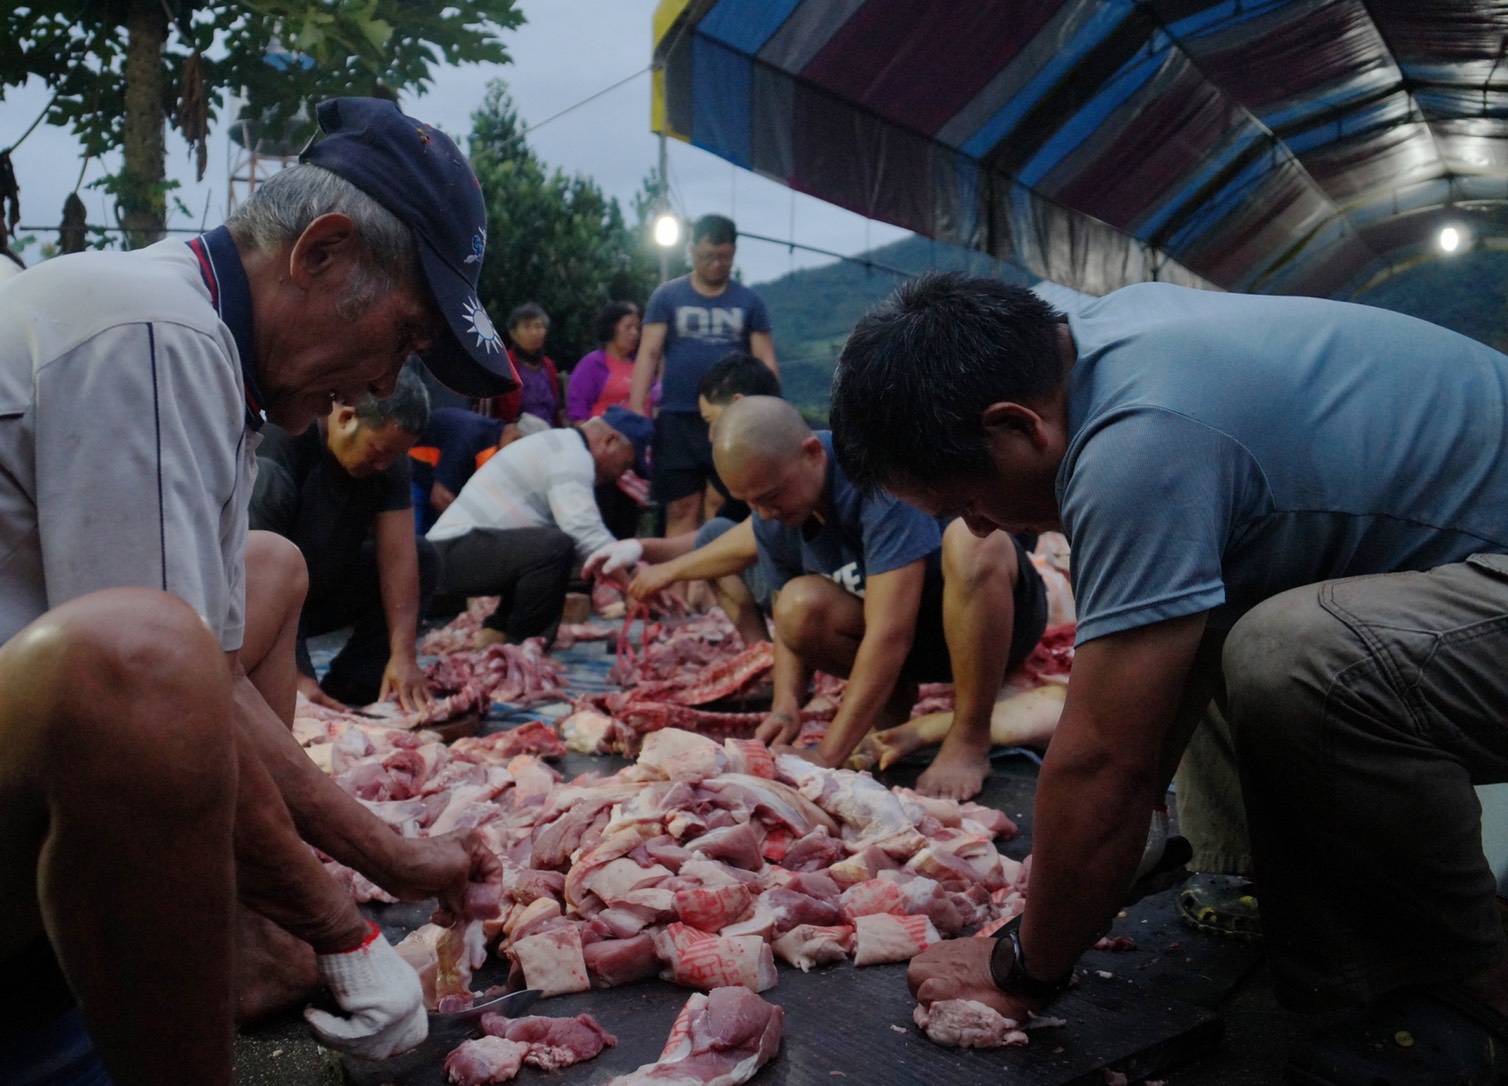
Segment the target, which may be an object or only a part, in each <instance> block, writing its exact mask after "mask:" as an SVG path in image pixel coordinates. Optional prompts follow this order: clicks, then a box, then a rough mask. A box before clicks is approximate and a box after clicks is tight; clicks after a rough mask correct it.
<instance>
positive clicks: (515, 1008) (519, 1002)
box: [429, 988, 544, 1025]
mask: <svg viewBox="0 0 1508 1086" xmlns="http://www.w3.org/2000/svg"><path fill="white" fill-rule="evenodd" d="M543 994H544V993H543V992H541V991H540V990H539V989H538V988H524V989H523V990H521V991H517V992H507V993H505V994H503V995H500V996H498V997H496V998H495V999H485V1000H482V1001H481V1002H480V1003H473V1004H472V1005H471V1006H469V1007H466V1008H465V1009H463V1010H459V1011H447V1012H445V1013H443V1014H442V1013H440V1012H439V1011H430V1012H429V1020H430V1023H431V1025H449V1024H451V1023H454V1022H475V1021H476V1020H477V1019H479V1018H481V1017H482V1015H484V1014H500V1015H502V1016H503V1017H504V1018H517V1017H518V1016H519V1015H520V1014H522V1013H523V1012H524V1011H526V1010H528V1009H529V1008H530V1007H531V1006H533V1004H534V1001H535V1000H536V999H538V998H539V997H540V996H541V995H543Z"/></svg>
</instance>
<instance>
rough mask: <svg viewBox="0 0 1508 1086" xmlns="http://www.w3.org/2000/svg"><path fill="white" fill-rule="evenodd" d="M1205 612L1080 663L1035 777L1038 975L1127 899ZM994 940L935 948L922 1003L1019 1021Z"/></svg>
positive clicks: (920, 964)
mask: <svg viewBox="0 0 1508 1086" xmlns="http://www.w3.org/2000/svg"><path fill="white" fill-rule="evenodd" d="M1204 621H1205V616H1204V615H1203V614H1198V615H1190V616H1188V617H1185V618H1176V619H1169V620H1168V621H1166V622H1159V623H1156V624H1154V625H1152V626H1144V627H1142V628H1140V629H1136V630H1128V631H1126V632H1124V633H1119V634H1111V635H1109V636H1107V637H1102V638H1098V639H1096V640H1094V641H1090V642H1088V643H1087V644H1085V645H1084V646H1083V647H1081V648H1080V649H1079V650H1078V651H1077V652H1076V653H1075V654H1074V660H1073V677H1072V679H1071V680H1070V681H1069V684H1068V700H1067V702H1066V703H1065V705H1064V708H1063V715H1062V717H1061V718H1060V720H1059V722H1058V729H1057V731H1056V733H1055V734H1054V735H1053V740H1052V745H1051V746H1049V747H1048V750H1047V757H1046V758H1045V759H1044V761H1043V763H1042V773H1041V775H1040V776H1039V778H1038V781H1037V806H1036V816H1035V817H1036V821H1035V823H1034V826H1033V838H1034V840H1033V842H1032V843H1033V849H1032V896H1031V901H1030V903H1029V904H1028V905H1027V907H1026V914H1025V916H1023V917H1022V919H1021V946H1022V951H1023V953H1024V954H1025V957H1026V963H1027V965H1028V967H1029V968H1030V971H1031V975H1032V976H1034V977H1036V978H1038V979H1039V980H1052V979H1054V978H1056V977H1061V976H1063V975H1064V974H1066V973H1067V972H1068V971H1069V970H1070V969H1072V968H1073V964H1074V962H1075V961H1077V960H1078V957H1079V955H1080V954H1081V953H1083V951H1084V949H1085V948H1086V947H1088V946H1089V945H1090V944H1091V943H1092V942H1093V941H1094V939H1095V936H1096V935H1097V934H1098V933H1099V931H1100V928H1101V927H1102V926H1103V924H1104V923H1105V921H1106V920H1107V919H1109V918H1110V917H1111V916H1113V915H1114V914H1115V912H1116V910H1117V909H1119V908H1120V906H1121V904H1122V903H1123V902H1124V901H1125V896H1126V892H1127V890H1128V888H1129V887H1130V884H1131V879H1132V876H1133V875H1134V874H1135V871H1136V865H1137V862H1138V860H1139V859H1140V858H1141V853H1142V849H1143V848H1144V847H1145V845H1146V839H1147V818H1148V815H1149V813H1150V811H1151V808H1152V805H1153V804H1154V803H1160V802H1161V801H1162V796H1161V794H1160V793H1161V791H1162V789H1163V787H1164V784H1165V780H1166V778H1165V775H1164V773H1163V771H1162V769H1161V768H1160V766H1161V763H1162V762H1164V761H1166V760H1167V759H1168V756H1169V754H1170V752H1168V751H1164V750H1163V747H1164V746H1165V745H1167V744H1168V743H1169V742H1170V741H1173V740H1174V739H1175V737H1174V736H1173V735H1172V729H1173V719H1174V714H1175V712H1176V710H1177V707H1178V702H1179V699H1180V697H1181V696H1182V692H1183V687H1184V684H1185V681H1186V680H1187V677H1188V670H1189V665H1190V662H1191V661H1192V660H1193V658H1194V653H1195V650H1196V649H1197V648H1198V646H1199V639H1200V636H1201V635H1202V634H1203V632H1204ZM994 946H995V940H993V939H953V940H949V941H948V942H945V943H940V944H938V945H936V946H931V947H928V948H927V949H926V950H924V951H922V953H920V954H918V955H917V956H916V957H915V958H913V959H911V964H910V966H909V967H908V968H907V972H906V979H907V982H908V983H909V985H910V987H911V992H912V994H913V995H915V996H916V998H917V1000H918V1001H919V1002H921V1003H923V1004H930V1003H933V1002H935V1001H937V1000H941V999H977V1000H980V1001H981V1002H984V1003H986V1004H988V1005H989V1006H992V1007H994V1008H995V1009H996V1010H999V1011H1000V1012H1001V1013H1003V1014H1006V1015H1008V1016H1013V1017H1016V1018H1018V1019H1019V1018H1020V1017H1021V1015H1022V1014H1023V1013H1024V1011H1025V1010H1027V1009H1032V1010H1036V1009H1039V1006H1040V1005H1039V1004H1037V1003H1034V1002H1033V1003H1023V1001H1021V1000H1020V999H1017V998H1014V997H1012V996H1008V995H1006V994H1005V993H1004V992H1002V991H1000V989H998V988H996V987H995V985H994V983H993V981H992V980H991V979H990V969H989V965H990V955H991V952H992V951H993V950H994Z"/></svg>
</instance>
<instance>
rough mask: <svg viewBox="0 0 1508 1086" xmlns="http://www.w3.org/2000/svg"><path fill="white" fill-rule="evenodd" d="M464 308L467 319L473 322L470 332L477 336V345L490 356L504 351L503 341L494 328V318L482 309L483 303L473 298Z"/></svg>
mask: <svg viewBox="0 0 1508 1086" xmlns="http://www.w3.org/2000/svg"><path fill="white" fill-rule="evenodd" d="M462 308H463V309H465V311H466V319H467V320H468V321H469V322H471V328H470V329H469V331H470V332H471V333H472V334H473V335H475V336H476V345H477V346H478V347H486V348H487V353H488V354H491V353H492V352H493V351H500V350H502V347H503V344H502V340H501V339H500V338H499V337H498V334H497V329H496V328H494V327H493V326H492V318H491V317H489V316H487V311H486V310H485V309H483V308H482V303H481V302H479V301H477V300H476V299H475V298H472V299H469V300H468V301H466V302H465V303H464V304H463V306H462Z"/></svg>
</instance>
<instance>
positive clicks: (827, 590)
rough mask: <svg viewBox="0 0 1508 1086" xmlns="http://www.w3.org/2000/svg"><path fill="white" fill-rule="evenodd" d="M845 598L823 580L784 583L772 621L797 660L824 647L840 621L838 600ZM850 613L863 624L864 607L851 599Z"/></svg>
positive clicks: (834, 587)
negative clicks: (840, 596) (841, 597)
mask: <svg viewBox="0 0 1508 1086" xmlns="http://www.w3.org/2000/svg"><path fill="white" fill-rule="evenodd" d="M839 595H842V596H848V594H847V593H846V592H844V591H843V589H841V588H839V587H838V586H837V585H835V584H833V583H832V582H831V581H829V580H828V579H827V578H825V577H819V576H815V575H808V576H805V577H797V578H795V579H793V580H791V581H788V582H786V584H785V586H784V587H783V588H781V590H780V594H779V595H778V596H776V598H775V607H774V611H773V616H772V617H773V618H774V620H775V631H776V633H777V634H778V635H779V636H780V640H781V642H782V643H783V644H784V645H786V647H788V648H789V649H790V650H791V651H792V652H795V653H796V654H797V655H798V656H803V657H805V656H810V655H812V654H813V653H815V652H818V651H819V650H821V649H823V648H825V647H826V645H827V643H828V642H829V641H830V639H831V634H832V632H833V631H834V630H835V629H836V628H837V627H838V626H839V624H840V622H841V621H842V619H841V617H840V616H839V615H838V614H837V612H838V610H839V609H840V605H839V600H838V596H839ZM848 599H850V600H852V601H853V608H852V610H856V611H857V612H858V618H859V622H860V624H861V625H862V623H863V603H862V602H861V601H860V600H859V599H858V598H857V597H854V596H848Z"/></svg>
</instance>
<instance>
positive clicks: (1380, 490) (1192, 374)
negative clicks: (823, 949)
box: [832, 276, 1508, 1083]
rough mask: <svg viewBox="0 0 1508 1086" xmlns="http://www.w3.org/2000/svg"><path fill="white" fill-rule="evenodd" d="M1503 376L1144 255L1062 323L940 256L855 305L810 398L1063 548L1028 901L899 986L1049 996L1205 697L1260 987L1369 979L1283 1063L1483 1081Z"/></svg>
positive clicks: (903, 485) (917, 484)
mask: <svg viewBox="0 0 1508 1086" xmlns="http://www.w3.org/2000/svg"><path fill="white" fill-rule="evenodd" d="M1505 401H1508V358H1505V357H1504V356H1503V355H1501V354H1499V353H1497V352H1496V351H1493V350H1491V349H1489V348H1487V347H1484V346H1482V345H1481V344H1479V343H1475V342H1473V341H1471V340H1468V339H1466V338H1465V337H1462V336H1459V335H1456V334H1455V333H1453V332H1449V331H1446V330H1444V329H1441V328H1437V327H1435V326H1434V325H1430V324H1427V323H1425V322H1422V321H1417V320H1414V319H1412V318H1408V317H1403V316H1399V315H1397V314H1394V313H1388V312H1385V311H1381V310H1376V309H1370V308H1366V307H1363V306H1354V305H1345V304H1341V303H1336V302H1327V301H1318V300H1315V299H1309V298H1267V297H1251V296H1242V295H1230V294H1218V293H1214V292H1205V291H1195V290H1187V289H1183V288H1179V287H1173V286H1167V285H1161V284H1140V285H1137V286H1132V287H1127V288H1125V289H1123V290H1120V291H1117V292H1115V293H1114V294H1111V295H1109V296H1108V297H1106V298H1103V299H1100V300H1098V301H1095V302H1092V303H1090V304H1089V305H1087V306H1085V307H1084V308H1083V309H1082V310H1081V311H1080V312H1079V313H1076V314H1072V315H1070V316H1068V317H1066V318H1064V317H1061V316H1060V315H1059V314H1057V313H1055V312H1054V311H1053V310H1052V309H1051V308H1050V307H1049V306H1047V305H1046V304H1045V303H1044V302H1042V300H1041V299H1040V298H1037V297H1036V296H1035V295H1033V294H1031V292H1029V291H1024V290H1021V289H1019V288H1015V287H1010V286H1008V285H1006V284H1003V283H1000V282H997V281H993V280H982V279H967V278H964V277H961V276H934V277H929V278H926V279H924V280H922V281H919V282H917V283H913V284H909V285H907V286H906V287H903V288H902V289H901V290H900V291H898V292H897V294H896V295H895V296H894V297H893V298H892V299H891V300H889V301H887V302H885V303H883V304H882V305H881V306H879V307H876V309H875V310H873V311H871V312H870V313H869V314H868V315H866V316H865V317H864V319H863V320H861V321H860V322H859V324H858V326H857V327H856V328H855V329H854V332H853V334H852V335H851V336H850V337H849V340H848V342H847V344H846V346H845V348H844V352H843V356H842V358H841V359H840V361H839V366H838V369H837V372H836V375H835V378H834V385H833V406H832V420H833V428H834V433H835V435H836V443H837V447H838V450H839V455H840V456H841V457H842V458H843V462H844V466H845V467H846V468H848V469H849V470H850V471H851V472H852V473H853V475H854V477H855V478H856V479H858V480H860V481H861V482H862V483H863V484H864V485H866V486H884V487H886V488H888V489H890V490H892V491H893V492H895V493H897V494H899V495H900V496H902V497H905V498H907V499H908V500H911V501H914V502H916V503H918V504H919V505H921V506H922V507H923V508H926V509H929V510H931V511H933V512H937V513H941V512H955V513H958V514H960V515H962V516H963V517H964V518H965V519H966V520H967V521H968V522H969V523H970V524H971V526H973V527H974V528H975V529H976V530H977V531H981V532H989V531H991V530H994V529H1003V530H1017V531H1019V530H1023V529H1026V528H1035V529H1043V530H1046V529H1057V528H1061V530H1062V531H1063V532H1064V533H1065V534H1066V535H1067V536H1068V538H1069V541H1070V543H1071V544H1072V546H1073V559H1074V588H1075V602H1076V604H1077V607H1078V614H1079V624H1078V648H1077V652H1076V654H1075V657H1074V665H1073V678H1072V681H1071V682H1070V683H1069V687H1068V697H1067V702H1066V704H1065V706H1064V710H1063V716H1062V719H1061V720H1060V722H1059V724H1058V728H1057V731H1056V733H1055V735H1054V738H1053V742H1052V747H1051V748H1050V750H1049V751H1048V754H1047V758H1046V760H1045V762H1044V764H1043V767H1042V773H1041V778H1040V781H1039V786H1038V792H1037V805H1036V816H1035V823H1034V830H1035V848H1034V852H1033V866H1032V886H1031V896H1030V898H1029V900H1028V903H1027V906H1026V912H1025V914H1024V916H1023V918H1022V920H1021V924H1020V927H1019V930H1018V931H1013V932H1010V933H1008V936H1009V937H1008V938H1004V939H1000V940H996V941H994V942H993V943H991V942H990V941H987V940H960V941H958V942H957V943H950V944H944V945H943V946H942V947H940V948H933V949H932V950H929V951H928V952H926V953H924V954H923V955H922V956H920V957H919V958H918V959H917V960H916V961H914V962H913V964H912V967H911V983H912V989H913V992H914V993H915V994H916V995H917V997H918V999H919V1000H921V1001H922V1002H923V1003H932V1002H934V1001H936V1000H939V999H947V998H973V999H979V1000H981V1001H984V1002H987V1003H990V1004H991V1005H993V1006H995V1007H996V1008H997V1009H999V1010H1000V1011H1002V1013H1005V1014H1007V1015H1008V1016H1010V1017H1013V1018H1018V1019H1019V1018H1021V1017H1022V1016H1023V1015H1024V1014H1025V1013H1026V1012H1027V1010H1037V1009H1039V1008H1040V1007H1041V1006H1042V1005H1043V1004H1044V1003H1045V1002H1046V1001H1047V1000H1049V999H1050V998H1051V997H1052V995H1053V994H1055V993H1056V992H1057V991H1059V990H1061V988H1062V987H1063V986H1064V985H1066V984H1067V983H1068V981H1069V979H1070V978H1071V971H1072V967H1073V964H1074V962H1075V960H1076V959H1077V958H1078V955H1079V953H1080V952H1081V951H1082V950H1083V949H1084V948H1085V947H1087V946H1088V945H1089V944H1090V943H1092V942H1093V941H1094V939H1095V937H1096V933H1097V932H1098V931H1099V930H1100V929H1101V926H1102V925H1103V924H1104V923H1106V922H1107V920H1108V919H1109V918H1110V917H1111V916H1112V915H1113V914H1114V913H1115V911H1116V910H1117V909H1118V908H1119V907H1120V905H1121V904H1122V901H1123V900H1124V895H1125V892H1126V887H1127V885H1128V884H1129V882H1130V878H1131V874H1132V872H1133V870H1134V869H1135V867H1136V864H1137V860H1138V858H1139V856H1140V853H1141V846H1142V841H1143V838H1142V830H1141V819H1140V817H1139V813H1140V811H1142V810H1144V809H1145V806H1146V804H1147V803H1148V802H1149V801H1152V800H1153V798H1154V797H1157V796H1160V795H1161V794H1162V793H1163V791H1164V789H1165V788H1166V785H1167V779H1168V776H1169V775H1170V773H1171V770H1172V767H1173V766H1174V765H1175V764H1177V762H1178V760H1179V757H1180V755H1182V754H1183V753H1184V748H1185V744H1186V742H1187V740H1188V738H1189V735H1190V733H1191V732H1193V731H1194V726H1195V724H1198V725H1199V728H1198V735H1199V738H1198V740H1197V742H1196V743H1195V744H1194V745H1192V746H1190V747H1189V757H1188V758H1186V759H1185V762H1184V767H1183V768H1182V769H1181V770H1180V778H1179V789H1178V798H1179V805H1180V809H1181V811H1180V813H1183V809H1184V808H1185V807H1187V813H1188V814H1189V815H1190V816H1191V819H1192V821H1193V824H1186V825H1185V827H1184V829H1185V832H1186V833H1188V834H1189V836H1190V837H1191V839H1192V840H1193V843H1194V845H1195V848H1196V857H1195V866H1197V867H1203V868H1204V869H1206V870H1208V869H1210V867H1214V868H1215V869H1230V868H1237V869H1243V868H1246V867H1247V866H1248V864H1252V865H1254V870H1255V873H1256V875H1257V877H1258V879H1259V882H1258V886H1259V887H1260V902H1261V930H1262V938H1263V940H1264V943H1265V946H1266V949H1267V954H1268V959H1269V964H1270V967H1271V971H1272V975H1273V979H1274V982H1275V985H1276V987H1277V989H1278V994H1279V996H1280V998H1282V999H1283V1000H1284V1002H1285V1003H1288V1004H1290V1005H1292V1006H1295V1007H1297V1008H1299V1009H1305V1010H1309V1009H1315V1008H1320V1007H1326V1006H1332V1005H1335V1004H1337V1003H1340V1002H1346V1001H1351V1002H1362V1003H1365V1004H1366V1005H1367V1010H1366V1012H1365V1013H1364V1014H1363V1015H1361V1016H1360V1017H1358V1018H1357V1019H1355V1020H1353V1021H1351V1022H1349V1023H1346V1024H1344V1025H1343V1026H1341V1027H1339V1028H1337V1029H1335V1030H1333V1031H1328V1032H1326V1033H1324V1034H1321V1035H1318V1036H1316V1037H1315V1038H1313V1039H1311V1040H1310V1041H1309V1042H1306V1043H1305V1044H1304V1045H1303V1046H1302V1047H1301V1048H1300V1049H1299V1050H1298V1051H1296V1052H1295V1053H1294V1054H1293V1055H1292V1057H1291V1058H1290V1073H1291V1074H1293V1075H1295V1076H1296V1077H1295V1078H1294V1081H1303V1082H1311V1083H1349V1082H1358V1083H1359V1082H1368V1083H1370V1082H1383V1081H1386V1082H1397V1081H1408V1082H1421V1083H1422V1082H1440V1083H1446V1082H1450V1083H1456V1082H1466V1081H1473V1082H1489V1081H1491V1082H1499V1081H1504V1079H1505V1076H1508V938H1505V935H1504V931H1503V927H1502V924H1501V921H1500V919H1499V915H1498V910H1497V908H1496V906H1495V904H1494V901H1493V891H1494V889H1495V884H1496V879H1495V877H1494V875H1493V872H1492V871H1491V869H1490V867H1489V866H1488V864H1487V862H1486V860H1485V859H1484V857H1483V855H1482V848H1481V837H1480V816H1481V811H1480V806H1479V804H1478V802H1477V798H1476V795H1475V793H1474V791H1473V788H1472V786H1473V784H1478V783H1489V782H1494V781H1504V780H1508V669H1505V668H1504V666H1503V661H1504V659H1508V618H1505V616H1508V517H1505V516H1504V507H1505V497H1508V415H1505V411H1504V403H1505ZM1368 575H1372V576H1368ZM1201 717H1203V720H1202V722H1201ZM1227 722H1228V725H1229V727H1228V729H1226V728H1225V727H1224V724H1225V723H1227ZM1232 737H1233V741H1232ZM1222 753H1223V758H1221V757H1219V756H1220V755H1221V754H1222ZM1222 761H1223V762H1224V763H1226V768H1227V769H1229V767H1230V764H1231V763H1234V766H1235V768H1236V769H1238V770H1239V779H1238V778H1237V777H1236V776H1235V775H1234V774H1228V775H1227V776H1225V777H1224V778H1221V777H1219V776H1218V775H1217V773H1216V772H1215V771H1217V770H1218V769H1219V768H1220V767H1221V763H1222ZM1212 784H1213V785H1214V786H1213V787H1211V785H1212ZM1243 796H1244V814H1245V822H1246V824H1247V825H1248V826H1249V830H1250V855H1249V857H1248V856H1247V855H1244V853H1245V852H1246V848H1245V843H1244V842H1243V840H1242V837H1243V836H1244V835H1243V833H1242V832H1241V831H1242V830H1243V828H1244V827H1243V826H1242V824H1241V823H1242V818H1241V815H1242V809H1241V806H1242V805H1241V804H1240V802H1239V800H1240V799H1241V798H1242V797H1243ZM1222 800H1223V801H1225V805H1226V806H1227V807H1229V806H1231V803H1230V801H1231V800H1236V801H1237V802H1236V803H1235V804H1234V810H1227V811H1225V812H1224V815H1225V817H1224V818H1223V819H1221V820H1219V821H1212V820H1211V819H1210V818H1209V817H1208V816H1209V814H1210V811H1211V809H1212V808H1214V807H1218V806H1219V805H1220V803H1221V801H1222ZM1194 816H1198V817H1197V818H1195V817H1194ZM969 943H972V944H974V945H972V946H969V945H965V944H969ZM1402 1037H1407V1038H1410V1039H1411V1040H1410V1041H1409V1043H1408V1044H1407V1045H1405V1044H1404V1043H1403V1042H1402V1041H1400V1040H1399V1038H1402Z"/></svg>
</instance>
